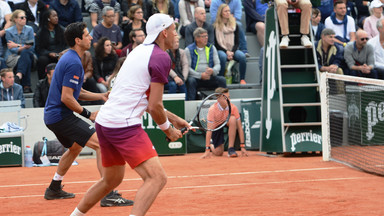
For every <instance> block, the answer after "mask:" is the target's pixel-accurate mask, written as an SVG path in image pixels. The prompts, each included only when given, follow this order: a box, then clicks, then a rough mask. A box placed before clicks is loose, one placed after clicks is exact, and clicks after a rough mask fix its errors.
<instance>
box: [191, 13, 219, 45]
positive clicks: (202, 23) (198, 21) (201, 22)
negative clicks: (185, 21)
mask: <svg viewBox="0 0 384 216" xmlns="http://www.w3.org/2000/svg"><path fill="white" fill-rule="evenodd" d="M194 15H195V21H193V22H192V23H191V24H190V25H188V26H187V27H186V28H185V47H187V46H188V45H190V44H192V43H193V42H195V40H194V37H193V32H194V31H195V30H196V28H197V27H201V28H203V29H205V30H206V31H207V32H208V43H210V44H214V43H215V32H214V29H213V26H212V25H211V24H209V23H208V22H206V18H207V16H206V13H205V9H204V8H203V7H197V8H195V13H194Z"/></svg>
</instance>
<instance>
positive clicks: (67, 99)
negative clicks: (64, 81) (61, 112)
mask: <svg viewBox="0 0 384 216" xmlns="http://www.w3.org/2000/svg"><path fill="white" fill-rule="evenodd" d="M61 92H62V93H61V102H63V103H64V104H65V106H67V107H68V108H69V109H70V110H72V111H74V112H77V113H79V114H80V115H82V116H84V117H85V118H88V119H90V120H92V121H94V120H95V119H96V115H97V112H92V113H91V112H89V111H88V110H87V109H85V108H83V107H82V106H81V105H80V104H79V102H77V100H76V99H75V98H74V97H73V92H74V89H73V88H70V87H67V86H63V88H62V90H61Z"/></svg>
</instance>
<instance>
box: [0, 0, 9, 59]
mask: <svg viewBox="0 0 384 216" xmlns="http://www.w3.org/2000/svg"><path fill="white" fill-rule="evenodd" d="M11 16H12V10H11V7H10V6H9V5H8V4H7V2H5V1H0V38H2V37H3V36H4V35H5V30H6V29H7V28H9V27H11V26H12V22H11ZM0 42H1V41H0ZM1 45H2V44H1V43H0V57H1V56H3V54H4V53H3V52H4V50H3V49H2V46H1Z"/></svg>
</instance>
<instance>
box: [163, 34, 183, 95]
mask: <svg viewBox="0 0 384 216" xmlns="http://www.w3.org/2000/svg"><path fill="white" fill-rule="evenodd" d="M167 52H168V54H169V57H171V60H172V68H171V71H170V72H169V76H168V83H167V84H166V85H165V86H164V89H168V93H170V94H173V93H187V89H186V86H185V80H186V79H187V78H188V73H189V65H188V59H187V56H186V55H185V51H184V50H182V49H180V48H179V38H178V37H175V40H174V42H173V49H169V50H167ZM186 98H187V97H186Z"/></svg>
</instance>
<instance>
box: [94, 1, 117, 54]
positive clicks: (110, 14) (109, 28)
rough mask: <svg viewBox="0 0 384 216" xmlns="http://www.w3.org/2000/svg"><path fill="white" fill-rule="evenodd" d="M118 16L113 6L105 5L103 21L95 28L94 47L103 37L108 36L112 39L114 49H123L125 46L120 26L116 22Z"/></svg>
mask: <svg viewBox="0 0 384 216" xmlns="http://www.w3.org/2000/svg"><path fill="white" fill-rule="evenodd" d="M118 18H119V17H118V16H117V17H116V15H115V12H114V9H113V8H112V7H110V6H105V7H104V8H103V21H102V22H101V23H100V24H97V25H96V26H95V28H94V29H93V40H92V43H93V47H96V46H97V43H98V41H99V39H100V38H101V37H107V38H108V39H109V40H111V42H112V46H113V48H114V49H121V48H122V47H123V44H122V39H121V32H120V28H119V26H117V25H116V24H114V21H115V19H118Z"/></svg>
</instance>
